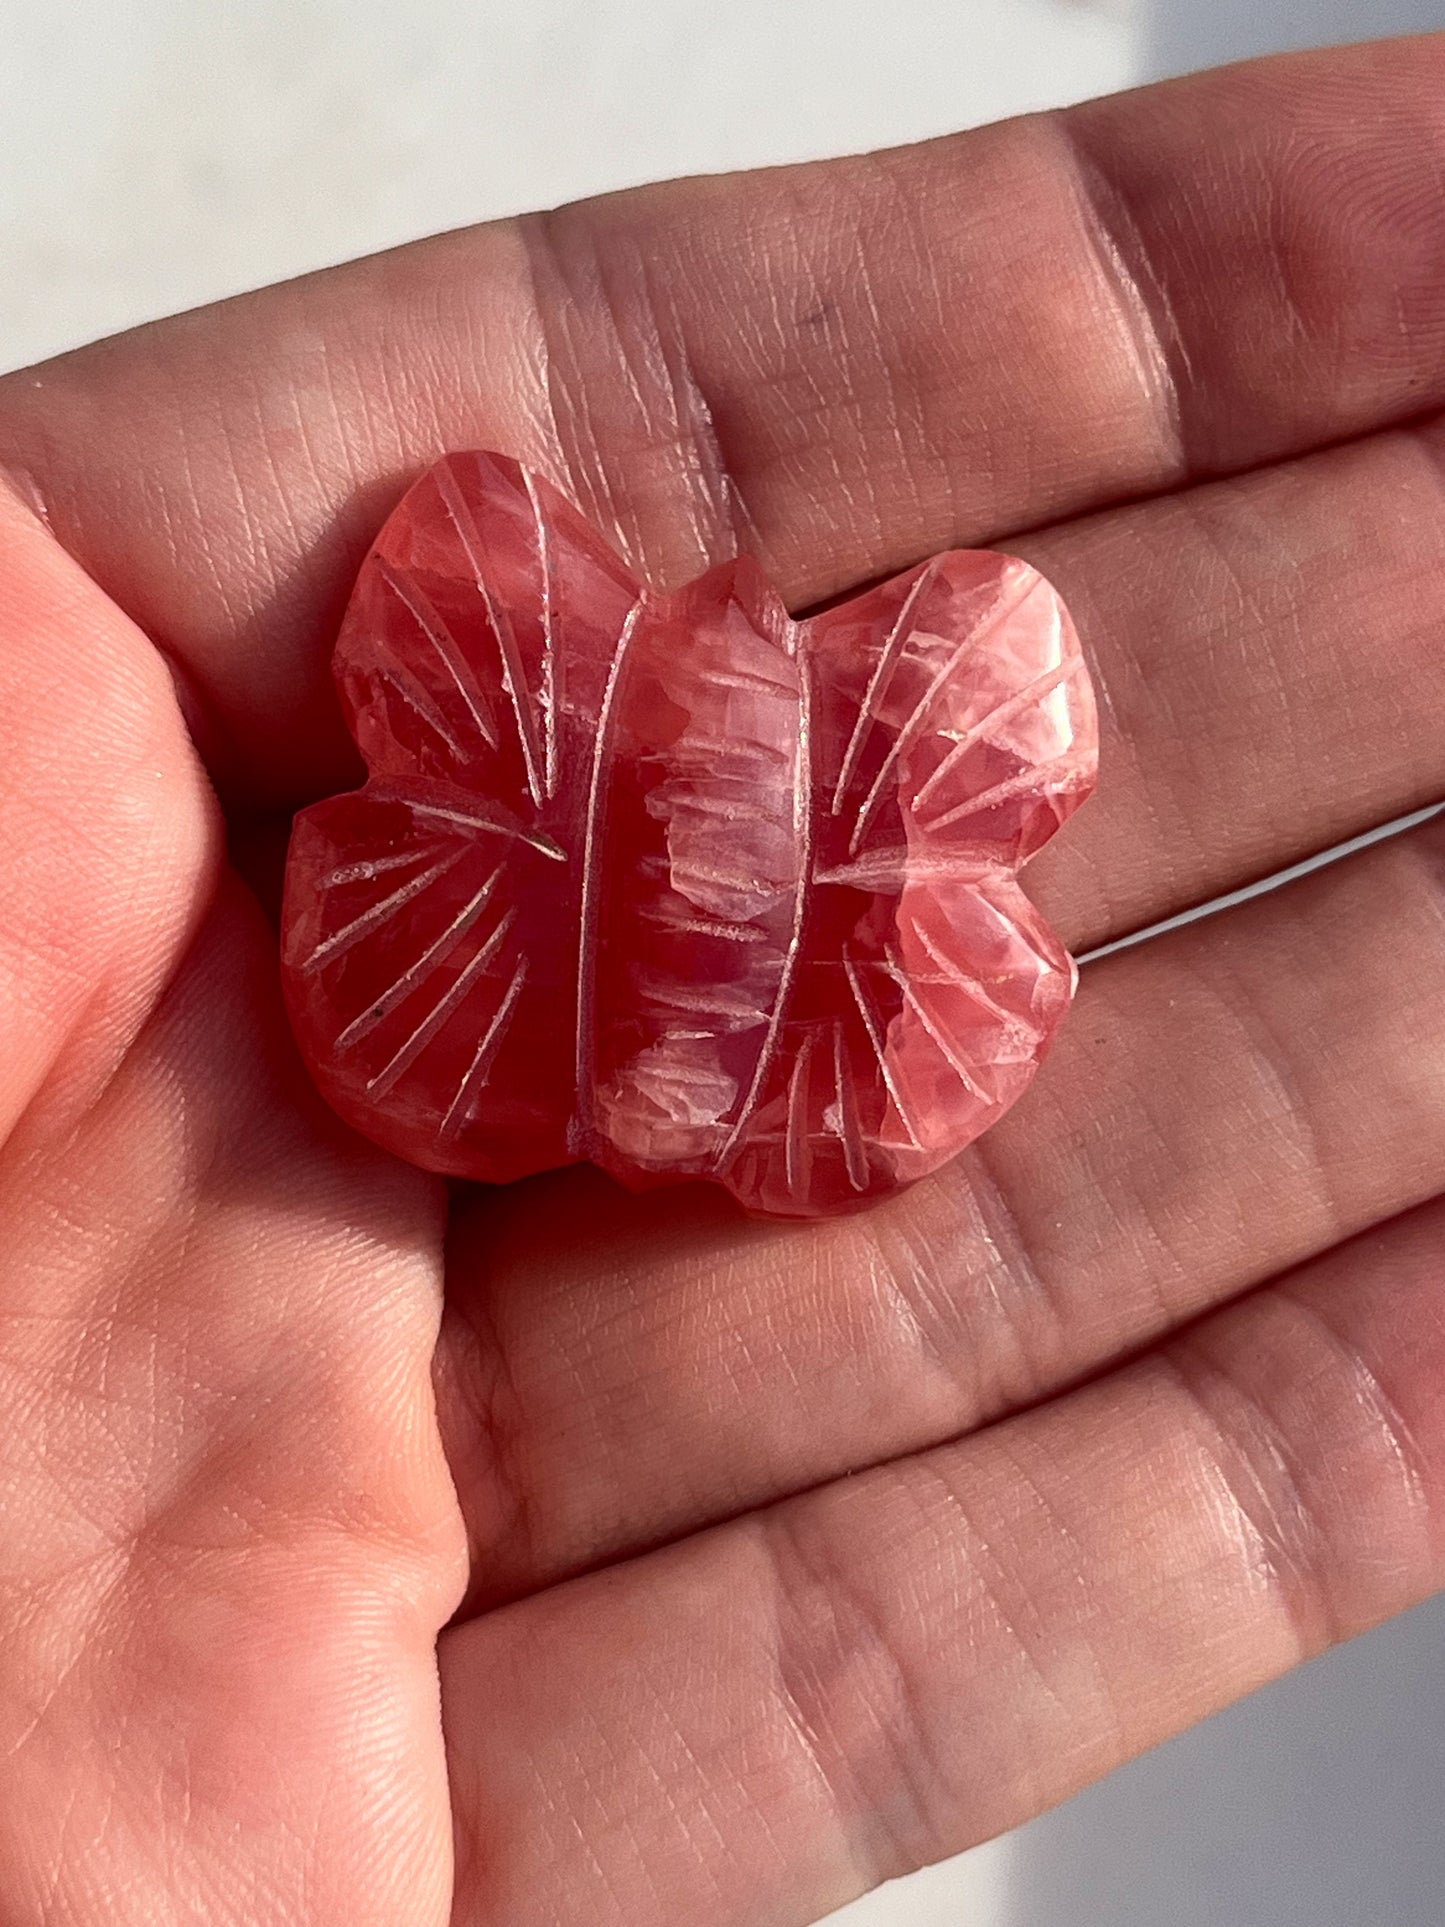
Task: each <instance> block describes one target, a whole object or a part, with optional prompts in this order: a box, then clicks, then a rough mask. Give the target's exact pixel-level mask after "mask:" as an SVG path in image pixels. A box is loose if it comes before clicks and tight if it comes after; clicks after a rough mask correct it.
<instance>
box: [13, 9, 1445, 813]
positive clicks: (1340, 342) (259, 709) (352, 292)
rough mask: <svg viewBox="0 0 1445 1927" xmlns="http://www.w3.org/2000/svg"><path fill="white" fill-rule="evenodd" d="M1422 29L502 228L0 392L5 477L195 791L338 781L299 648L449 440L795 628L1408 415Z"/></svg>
mask: <svg viewBox="0 0 1445 1927" xmlns="http://www.w3.org/2000/svg"><path fill="white" fill-rule="evenodd" d="M1442 81H1445V36H1431V37H1426V38H1422V39H1417V40H1410V41H1397V42H1393V43H1382V44H1380V45H1378V46H1374V47H1365V48H1355V49H1350V50H1346V51H1337V52H1333V53H1329V54H1322V55H1308V56H1294V57H1288V58H1284V59H1280V60H1275V61H1269V62H1262V63H1257V64H1254V65H1252V66H1247V67H1243V68H1238V69H1232V70H1226V71H1224V72H1222V73H1216V74H1211V75H1205V76H1203V77H1200V78H1196V79H1192V80H1189V81H1185V82H1179V83H1173V84H1170V85H1168V86H1165V87H1161V88H1154V89H1149V90H1146V91H1143V92H1140V93H1137V94H1133V95H1126V96H1122V97H1119V98H1117V99H1113V100H1109V101H1104V102H1099V103H1095V104H1092V105H1089V106H1085V107H1081V108H1077V109H1073V110H1071V111H1070V112H1068V113H1064V114H1057V115H1045V116H1038V117H1032V118H1030V119H1027V120H1022V121H1017V122H1012V123H1007V124H1004V125H1002V126H999V127H994V128H988V129H984V130H981V131H979V132H976V133H970V134H966V135H961V136H957V137H952V138H949V139H946V140H942V141H935V142H931V143H927V144H924V145H922V146H917V147H911V148H905V149H900V150H897V151H895V152H892V153H887V154H880V155H871V156H865V157H861V158H854V159H850V160H844V161H836V162H830V163H826V164H822V165H817V166H807V167H795V168H782V169H777V170H772V171H768V172H763V173H757V174H749V175H738V176H731V177H723V178H718V179H710V180H702V181H690V182H679V183H672V184H669V185H666V186H662V187H656V188H649V189H643V190H638V191H634V192H632V193H628V194H623V195H618V196H611V197H608V198H606V199H603V200H600V201H594V202H590V203H583V204H580V205H578V206H576V207H574V208H570V209H564V210H562V211H561V212H558V213H553V214H550V215H536V216H529V217H526V218H524V219H521V220H518V221H513V222H506V223H500V224H496V225H493V226H490V227H485V228H479V229H473V230H469V231H464V232H461V233H458V234H454V235H450V236H445V237H442V238H439V239H437V240H433V241H429V242H424V243H421V244H419V245H417V246H415V247H413V248H410V249H405V250H402V251H400V252H398V253H395V254H392V255H387V256H381V257H377V258H375V259H373V260H369V261H364V262H360V263H356V264H353V265H352V266H350V267H348V268H345V269H343V270H340V271H336V272H333V273H329V274H325V275H320V276H315V277H312V278H309V279H307V280H304V281H301V282H298V283H294V284H291V285H289V286H284V287H280V288H276V289H272V290H269V291H267V292H265V293H263V294H260V295H256V296H251V297H246V298H244V299H242V300H240V301H236V302H232V303H228V304H224V305H222V306H220V307H218V308H214V309H211V310H205V311H201V312H199V313H197V314H195V315H192V316H187V317H183V318H181V319H180V320H178V321H174V322H169V323H165V324H162V325H160V326H158V327H155V328H152V329H146V330H141V331H138V332H137V333H135V334H133V335H129V336H125V337H122V338H120V339H118V340H116V341H113V342H109V343H104V344H101V345H100V346H98V347H95V348H92V349H89V350H84V351H82V352H80V353H79V354H76V355H72V356H69V357H66V358H65V359H63V360H61V361H59V362H56V363H53V364H51V365H49V366H47V367H44V368H42V369H39V370H35V371H31V372H30V373H28V374H24V375H20V376H15V377H11V378H10V379H9V380H8V381H6V382H4V383H3V384H0V461H3V462H5V463H6V464H8V466H9V467H10V468H11V469H12V470H14V471H18V472H20V473H21V474H22V475H23V476H24V477H25V478H26V480H27V481H28V483H29V484H30V485H31V486H32V487H33V489H34V490H35V491H36V492H37V493H38V494H39V496H40V497H41V499H42V500H43V501H44V502H45V504H46V506H47V509H48V512H49V515H50V519H51V523H52V526H53V527H54V529H55V530H56V532H57V533H58V535H59V536H60V538H61V539H62V541H64V542H65V543H66V545H67V546H68V547H70V548H71V549H72V550H73V552H74V553H75V554H76V555H77V556H79V558H80V559H81V560H82V561H83V563H84V564H85V565H86V566H87V567H88V568H89V569H90V570H91V572H92V573H93V574H94V575H95V576H96V577H97V578H98V579H99V580H100V582H101V583H102V584H103V586H105V587H106V588H107V589H108V590H109V591H110V592H111V593H112V594H113V595H114V596H116V597H117V599H118V600H120V601H121V603H122V604H123V605H124V606H125V607H126V608H127V610H128V611H129V612H130V613H131V614H133V615H134V616H136V617H138V618H139V619H140V620H141V621H142V623H143V624H144V625H145V626H146V627H147V628H148V629H149V631H150V632H151V634H152V635H154V636H155V637H156V638H157V639H158V640H160V641H161V642H162V643H164V644H165V645H167V646H168V647H169V648H170V650H171V651H172V652H173V653H174V654H175V655H176V657H177V658H178V659H179V660H181V661H182V662H183V663H184V664H185V666H186V668H187V669H188V670H189V672H190V675H191V677H192V679H193V682H194V684H195V685H196V687H197V688H198V689H199V691H200V692H201V695H202V699H203V706H204V708H205V711H206V718H207V723H208V726H209V729H210V732H211V749H212V762H213V766H214V767H215V769H216V772H217V774H218V776H219V778H220V780H221V781H222V784H223V786H225V787H230V788H232V789H234V790H236V791H239V792H240V793H242V794H245V795H247V796H250V797H252V798H255V797H262V798H264V799H267V800H270V801H279V802H293V801H295V800H297V799H298V798H299V797H301V796H304V795H307V794H315V793H317V792H318V791H319V790H323V789H325V788H327V787H334V785H335V783H336V782H337V781H338V780H340V777H341V775H342V773H343V772H344V771H346V770H347V769H348V768H349V755H348V751H347V747H346V745H345V741H344V738H343V736H342V734H341V731H340V725H339V718H338V716H337V712H336V707H335V704H334V701H333V699H332V697H331V693H330V690H329V686H328V683H327V678H326V673H325V665H326V659H327V657H328V655H329V650H330V642H331V637H332V634H333V632H334V621H335V617H336V614H337V612H338V609H339V605H340V602H341V599H342V598H343V596H344V594H345V591H346V588H347V586H348V584H349V581H350V578H351V575H352V573H353V571H354V569H355V567H356V565H357V563H358V561H359V557H360V554H361V552H362V550H363V549H364V547H365V545H366V542H367V540H368V539H369V537H370V535H371V533H372V532H373V531H374V529H375V527H376V525H377V523H378V522H379V520H380V518H381V515H382V514H383V513H384V512H385V509H386V508H387V507H388V506H389V505H390V503H391V502H392V501H393V500H394V499H395V497H396V495H397V494H398V492H399V491H400V489H401V488H402V486H403V485H404V484H405V482H406V481H407V480H408V479H409V478H410V477H411V476H412V475H413V474H414V473H415V472H416V471H417V470H418V468H420V467H421V466H422V465H424V464H425V463H426V462H428V461H429V460H431V459H432V458H433V457H434V456H435V455H437V454H438V453H440V452H441V451H442V450H444V449H447V448H456V447H460V446H467V445H479V444H480V445H489V446H495V447H500V448H503V449H506V450H508V451H510V452H512V453H514V454H516V455H518V456H520V457H521V458H522V459H523V460H525V461H528V462H530V463H532V464H534V465H536V466H539V467H541V468H543V469H544V470H547V471H549V472H550V473H551V474H552V475H553V476H554V477H555V478H556V479H557V480H558V481H559V482H560V483H561V484H562V485H563V486H564V487H566V488H568V489H569V490H570V491H571V492H572V493H573V494H574V495H575V496H576V497H577V498H578V499H579V500H580V502H581V503H582V505H583V507H584V508H586V509H587V510H588V511H589V512H590V513H592V514H593V516H594V517H595V519H597V520H598V521H599V523H600V524H601V525H602V526H603V527H605V528H610V529H611V530H613V531H614V532H615V533H616V535H617V537H618V540H619V541H620V543H621V544H622V546H624V547H625V548H626V549H627V550H628V551H629V552H630V554H631V556H632V559H633V560H634V561H635V562H637V563H639V564H640V565H641V566H642V567H643V568H644V569H646V570H647V571H648V572H649V573H650V574H651V575H653V576H654V577H655V578H657V579H659V580H664V581H672V580H676V579H677V578H679V577H682V576H686V575H688V574H690V573H692V572H693V571H694V570H696V569H697V568H699V567H700V566H702V564H703V563H704V562H706V561H708V560H711V559H714V558H716V557H717V556H719V555H720V554H723V553H726V552H729V551H731V550H732V549H733V548H735V547H736V546H739V545H744V546H748V547H751V548H753V549H754V550H755V551H756V552H758V554H759V555H760V556H761V558H762V560H763V561H764V563H765V564H766V565H767V566H768V568H769V569H770V570H771V572H772V573H773V575H774V577H775V579H776V581H777V583H778V585H779V587H780V589H781V590H782V592H783V594H784V596H785V597H786V598H787V599H788V600H789V601H790V603H792V604H793V605H794V606H795V607H796V606H799V605H802V604H807V603H809V602H812V601H814V600H816V599H819V598H822V597H826V596H829V595H831V594H834V593H836V592H838V591H840V590H842V589H844V588H846V587H848V586H850V585H851V584H853V583H856V582H858V581H860V580H863V579H866V578H868V577H870V576H874V575H877V574H881V573H884V572H886V571H889V570H892V569H894V568H898V567H901V566H903V565H905V564H906V563H908V562H910V561H912V560H914V559H916V558H917V557H918V556H919V555H920V554H923V553H926V552H928V551H930V550H933V549H936V548H939V547H944V546H948V545H951V544H960V543H968V542H979V541H986V540H995V539H998V538H1001V537H1005V536H1007V535H1009V534H1010V533H1011V532H1016V531H1018V530H1020V529H1022V528H1024V527H1027V526H1031V525H1037V524H1039V523H1043V522H1047V521H1051V520H1055V519H1058V518H1060V517H1063V516H1067V515H1070V514H1073V513H1077V512H1079V511H1081V510H1084V509H1086V508H1090V507H1095V506H1098V505H1099V504H1100V503H1102V502H1105V501H1109V500H1115V499H1119V498H1122V497H1126V496H1136V495H1140V494H1147V493H1150V492H1153V491H1157V490H1160V489H1164V488H1168V487H1171V486H1173V485H1176V484H1178V483H1180V482H1181V481H1184V480H1186V479H1190V478H1194V477H1198V476H1201V475H1205V474H1210V473H1215V472H1219V471H1222V470H1228V469H1238V468H1244V467H1248V466H1250V465H1254V464H1260V463H1264V462H1267V461H1271V460H1274V459H1277V458H1279V457H1282V456H1285V455H1288V454H1291V453H1295V452H1299V451H1301V450H1304V449H1307V448H1309V447H1312V446H1315V445H1319V444H1324V443H1328V442H1332V441H1336V440H1339V439H1340V438H1342V437H1347V436H1351V435H1355V434H1358V433H1361V432H1363V431H1365V430H1367V429H1369V428H1371V427H1374V426H1377V425H1380V424H1382V423H1385V422H1388V421H1392V420H1396V419H1399V418H1402V417H1404V416H1408V415H1412V414H1415V413H1418V412H1421V411H1423V410H1426V409H1428V408H1431V407H1434V406H1437V405H1439V404H1440V403H1441V402H1442V401H1445V251H1442V250H1441V249H1440V247H1439V245H1438V202H1439V184H1440V175H1441V169H1442V164H1445V87H1442Z"/></svg>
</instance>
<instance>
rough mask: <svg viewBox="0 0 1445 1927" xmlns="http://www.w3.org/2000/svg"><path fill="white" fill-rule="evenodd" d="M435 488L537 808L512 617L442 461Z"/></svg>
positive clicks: (531, 731)
mask: <svg viewBox="0 0 1445 1927" xmlns="http://www.w3.org/2000/svg"><path fill="white" fill-rule="evenodd" d="M437 488H438V491H439V492H440V494H441V498H442V504H443V506H444V507H445V509H446V512H447V514H448V515H449V516H450V517H451V520H452V526H453V527H454V528H455V529H456V532H457V535H458V537H459V538H460V540H461V545H462V547H463V549H464V550H465V551H466V557H467V560H468V562H469V563H470V564H471V566H472V574H473V576H474V577H475V579H476V587H477V593H478V594H479V595H480V596H481V598H482V601H483V603H484V605H485V607H486V611H487V619H488V621H489V622H490V623H491V626H492V633H493V635H494V636H495V637H496V642H497V653H498V655H499V656H500V657H501V663H502V687H503V688H504V689H505V690H506V692H507V695H508V698H509V699H510V701H511V705H512V714H513V716H514V717H515V719H516V724H517V742H518V744H519V746H520V748H521V751H522V762H523V765H524V767H525V769H526V773H527V788H528V789H529V790H530V791H531V793H532V801H533V802H534V803H535V804H537V805H538V807H539V808H540V806H541V803H542V773H541V766H542V757H541V753H540V749H539V745H538V743H537V736H536V728H535V723H534V719H533V716H532V708H531V702H530V694H531V692H530V691H529V690H528V688H527V680H526V677H525V676H524V674H523V672H522V658H521V655H520V653H519V651H518V649H517V638H516V636H515V635H514V634H513V632H512V624H511V619H510V617H509V616H508V614H507V611H506V609H505V608H503V607H502V605H501V604H500V603H498V601H497V599H496V597H495V596H494V595H493V594H492V590H491V585H490V584H489V583H488V581H487V571H486V569H485V567H484V566H483V563H482V556H481V538H480V536H479V534H478V531H477V526H476V523H475V522H474V521H473V520H472V512H471V510H470V509H469V508H468V507H467V505H466V503H465V501H464V500H463V499H462V495H461V491H460V490H459V489H458V488H457V484H456V477H455V476H454V475H453V474H452V472H451V470H450V468H449V467H448V466H447V464H446V463H445V462H443V463H441V464H440V465H439V467H438V468H437Z"/></svg>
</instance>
